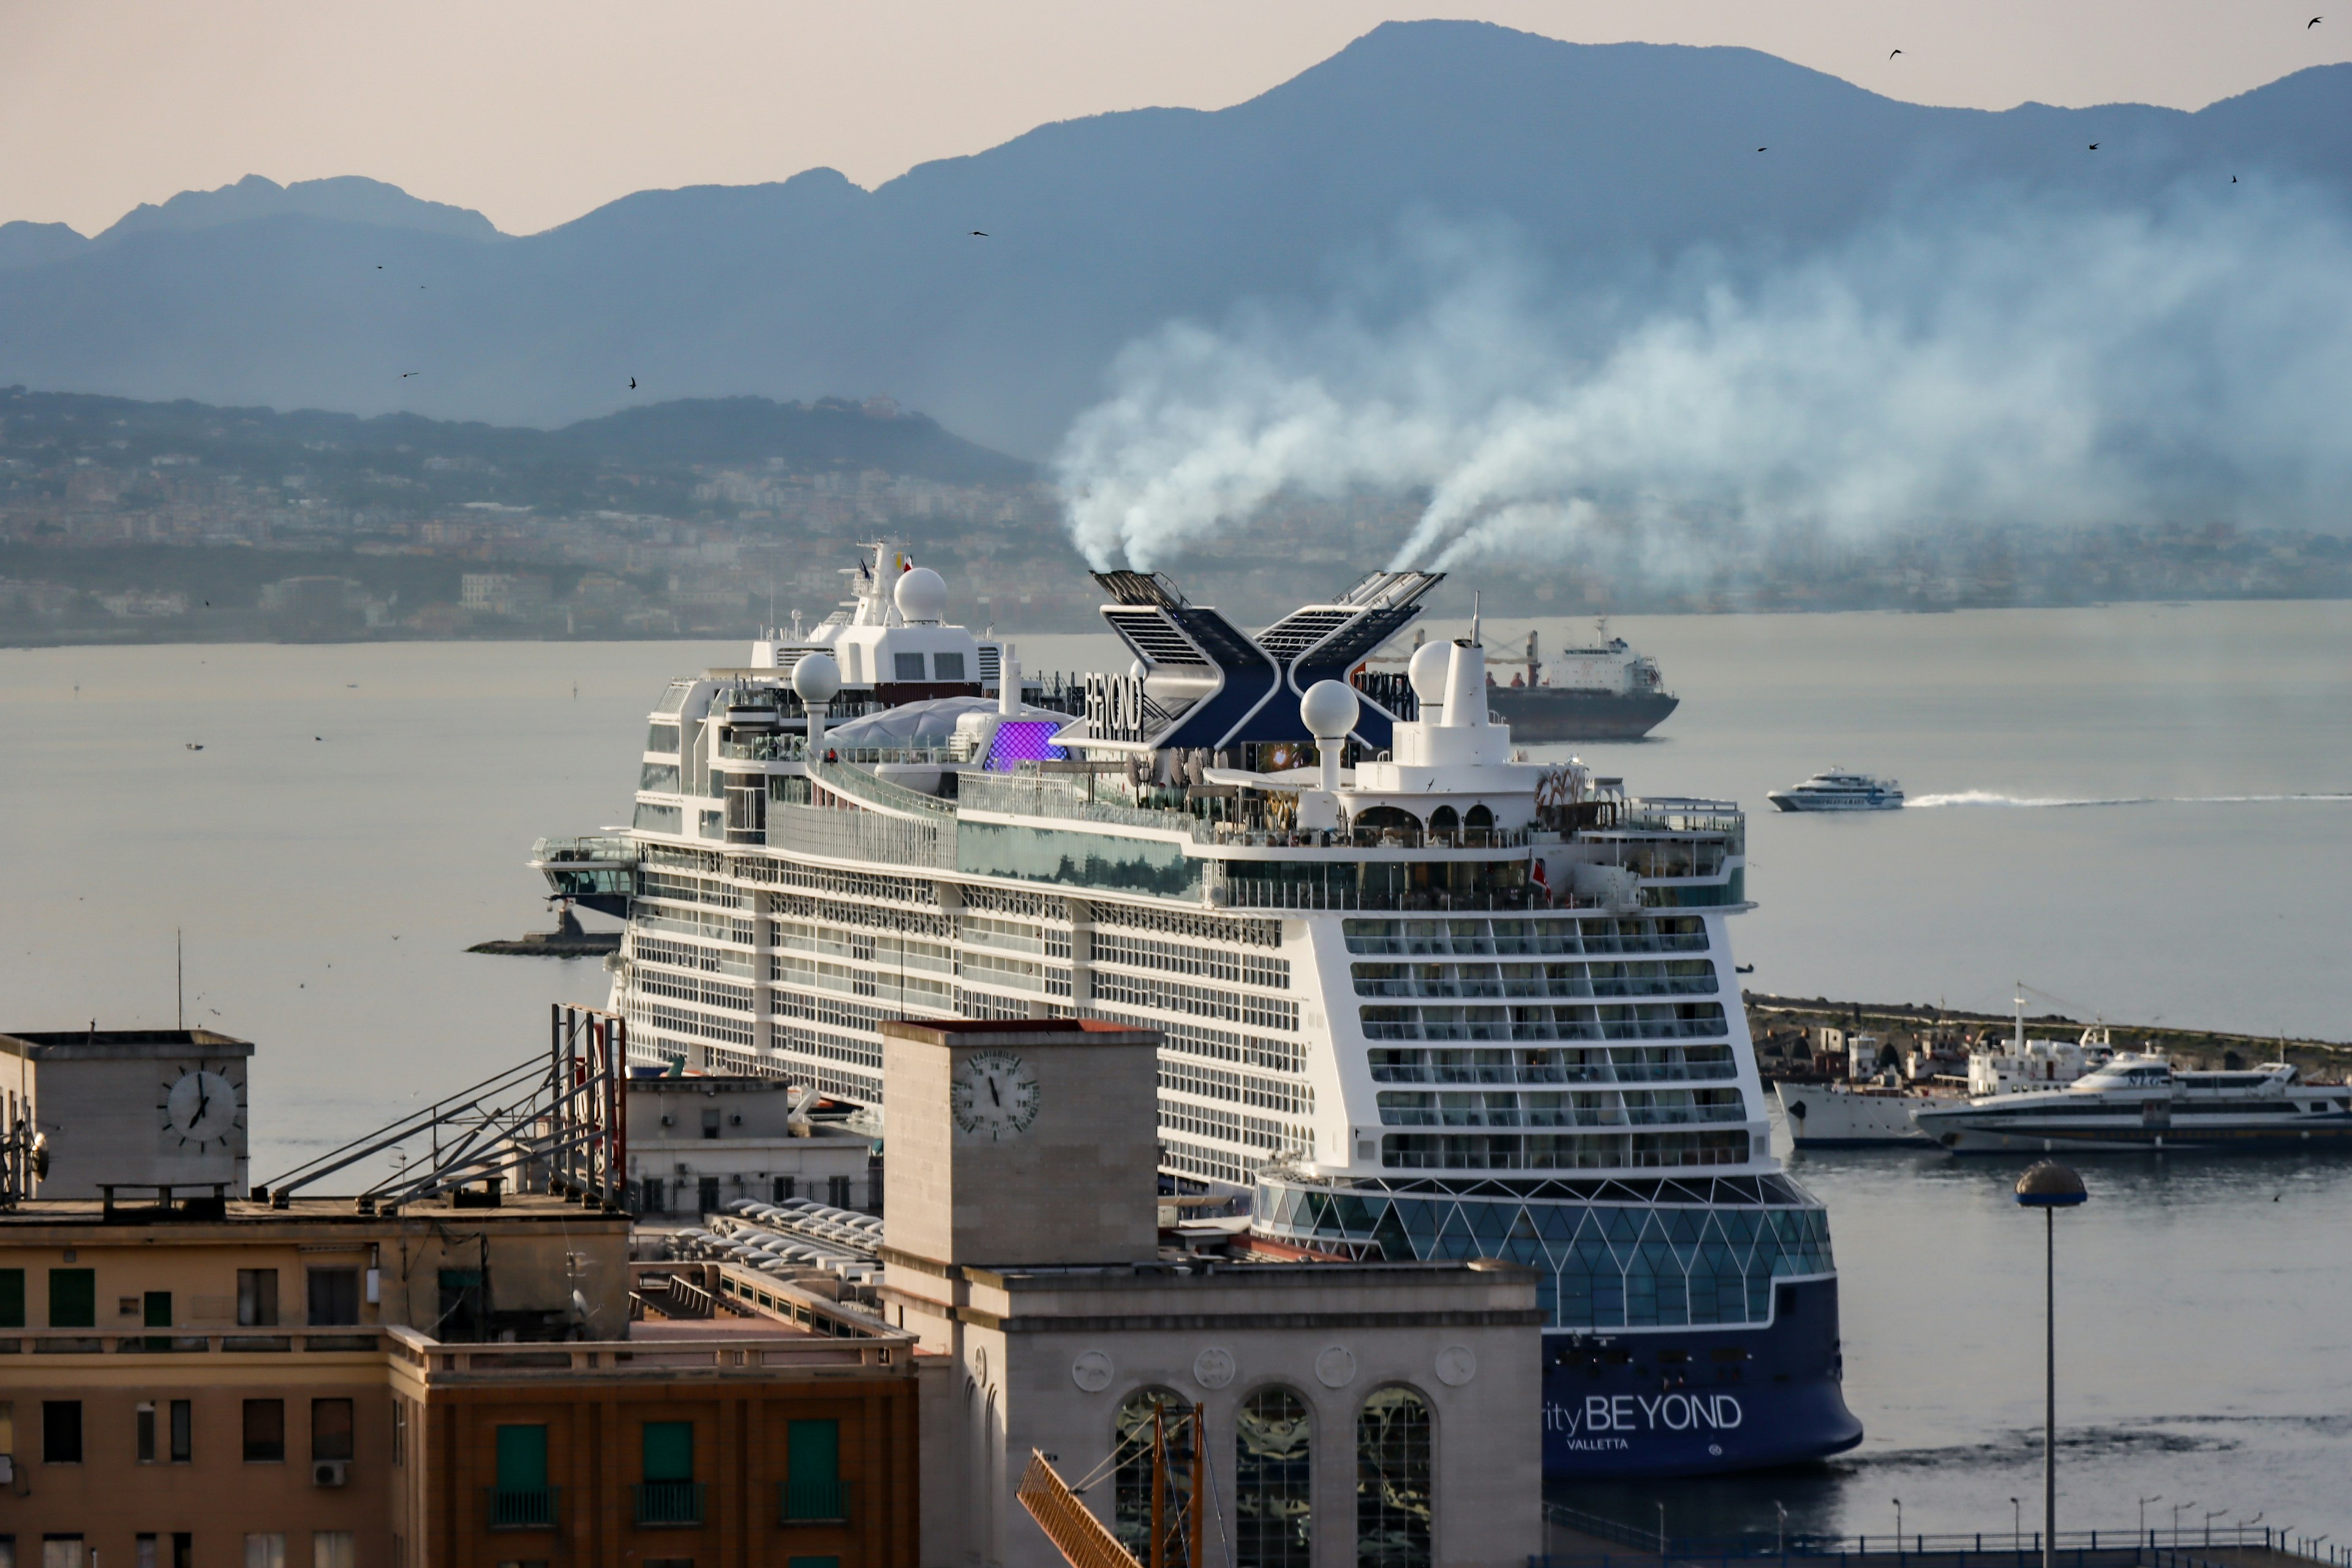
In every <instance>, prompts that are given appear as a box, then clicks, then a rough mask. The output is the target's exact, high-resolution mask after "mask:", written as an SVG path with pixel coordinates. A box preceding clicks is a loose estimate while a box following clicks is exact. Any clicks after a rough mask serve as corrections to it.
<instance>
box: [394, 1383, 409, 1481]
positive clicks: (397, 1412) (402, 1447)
mask: <svg viewBox="0 0 2352 1568" xmlns="http://www.w3.org/2000/svg"><path fill="white" fill-rule="evenodd" d="M392 1462H393V1463H394V1464H395V1465H404V1464H406V1463H408V1401H406V1400H405V1399H402V1398H400V1397H399V1396H398V1395H396V1394H395V1395H394V1398H393V1401H392Z"/></svg>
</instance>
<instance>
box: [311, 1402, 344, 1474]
mask: <svg viewBox="0 0 2352 1568" xmlns="http://www.w3.org/2000/svg"><path fill="white" fill-rule="evenodd" d="M351 1457H352V1402H351V1401H350V1400H348V1399H314V1400H312V1401H310V1458H313V1459H348V1458H351Z"/></svg>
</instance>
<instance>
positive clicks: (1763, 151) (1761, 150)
mask: <svg viewBox="0 0 2352 1568" xmlns="http://www.w3.org/2000/svg"><path fill="white" fill-rule="evenodd" d="M1756 150H1757V151H1758V152H1759V153H1769V152H1770V151H1771V150H1772V149H1770V148H1769V147H1759V148H1757V149H1756Z"/></svg>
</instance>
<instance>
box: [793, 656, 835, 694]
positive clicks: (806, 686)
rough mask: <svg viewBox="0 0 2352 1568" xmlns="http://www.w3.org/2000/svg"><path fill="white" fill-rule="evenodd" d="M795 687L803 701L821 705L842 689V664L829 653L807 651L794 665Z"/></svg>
mask: <svg viewBox="0 0 2352 1568" xmlns="http://www.w3.org/2000/svg"><path fill="white" fill-rule="evenodd" d="M840 689H841V666H839V665H837V664H835V663H834V662H833V655H831V654H829V653H806V654H803V655H802V656H801V657H800V661H799V662H798V663H796V664H794V665H793V690H794V691H796V692H798V693H799V694H800V699H801V700H802V701H803V702H805V703H808V704H809V705H810V706H812V707H821V706H823V705H824V704H825V703H827V702H830V701H832V700H833V698H834V694H835V692H837V691H839V690H840Z"/></svg>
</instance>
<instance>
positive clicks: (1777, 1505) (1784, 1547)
mask: <svg viewBox="0 0 2352 1568" xmlns="http://www.w3.org/2000/svg"><path fill="white" fill-rule="evenodd" d="M1772 1511H1773V1512H1774V1513H1777V1514H1779V1515H1780V1539H1779V1540H1778V1542H1775V1544H1777V1545H1778V1546H1779V1547H1780V1555H1781V1556H1783V1557H1786V1556H1787V1555H1788V1554H1789V1510H1787V1509H1786V1508H1785V1507H1783V1506H1782V1505H1781V1502H1780V1499H1779V1498H1774V1499H1773V1500H1772Z"/></svg>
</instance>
